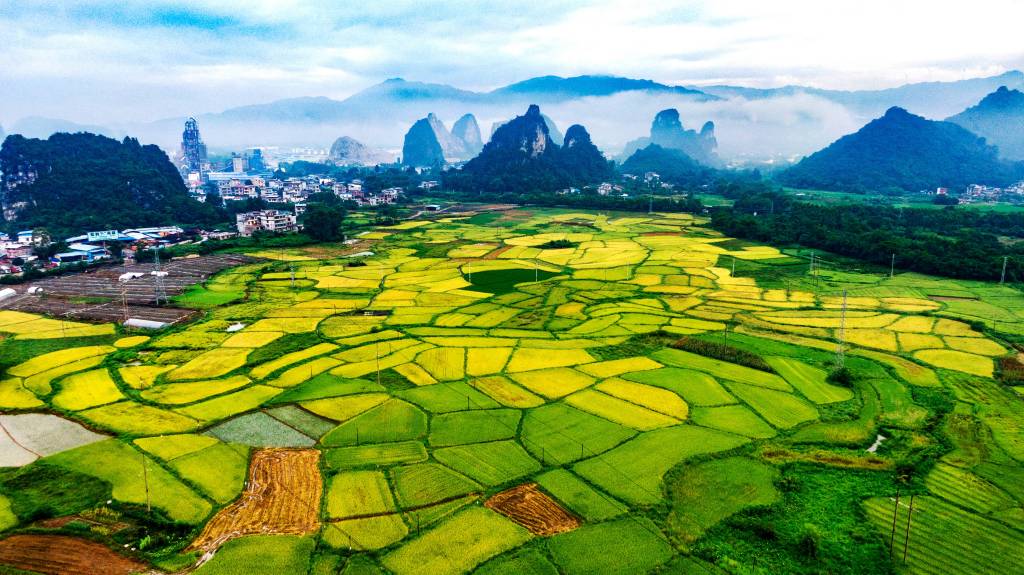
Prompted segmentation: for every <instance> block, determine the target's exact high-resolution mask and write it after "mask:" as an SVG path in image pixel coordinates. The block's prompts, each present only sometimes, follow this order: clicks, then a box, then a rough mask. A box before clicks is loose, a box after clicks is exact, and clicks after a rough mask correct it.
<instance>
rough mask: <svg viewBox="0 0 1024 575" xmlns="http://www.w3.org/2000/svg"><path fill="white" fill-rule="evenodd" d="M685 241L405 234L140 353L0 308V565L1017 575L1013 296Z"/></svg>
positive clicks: (367, 238) (266, 275)
mask: <svg viewBox="0 0 1024 575" xmlns="http://www.w3.org/2000/svg"><path fill="white" fill-rule="evenodd" d="M705 224H706V222H705V221H703V220H701V219H700V218H699V217H693V216H690V215H685V214H650V215H638V214H598V213H584V212H567V211H559V210H525V209H523V210H508V211H504V212H494V213H486V214H480V215H476V216H472V215H471V216H464V217H447V218H443V219H438V220H433V221H409V222H405V223H403V224H400V225H398V226H393V227H383V228H379V229H377V230H375V231H373V232H370V233H367V234H364V235H362V236H361V237H360V247H361V248H365V247H366V246H368V248H366V249H368V250H369V251H372V253H373V255H372V256H366V257H362V258H360V259H359V261H358V262H356V261H355V260H353V259H351V258H346V257H345V254H344V252H343V251H342V249H343V246H337V247H330V246H327V247H324V246H320V247H317V248H316V249H312V248H311V249H294V250H289V251H287V252H286V251H274V252H273V253H272V254H268V253H258V252H254V253H253V254H250V255H253V256H254V257H257V258H262V259H261V260H259V261H257V262H256V263H251V262H250V263H246V264H245V265H243V266H240V267H238V268H235V269H232V270H227V271H225V272H223V273H222V275H223V277H222V276H216V277H214V278H212V279H211V280H210V282H209V283H210V284H211V286H216V285H219V284H221V283H224V281H225V278H228V279H230V284H231V297H225V298H219V299H218V298H213V299H210V300H209V301H208V302H207V303H208V305H207V306H206V308H207V309H206V311H205V315H204V316H203V317H201V318H198V319H196V320H194V321H192V322H191V323H188V324H185V325H180V326H176V327H174V328H171V329H169V330H165V331H160V332H153V333H145V334H142V333H127V332H125V331H124V329H123V328H121V327H120V326H115V325H112V324H99V325H97V324H87V323H82V322H71V321H62V320H60V319H54V318H47V317H42V316H38V315H33V314H28V313H21V312H14V311H0V428H2V431H3V432H4V433H3V434H0V530H2V531H0V571H5V570H7V569H10V570H12V571H13V570H14V569H17V570H19V571H16V572H19V573H22V572H33V571H35V572H40V573H71V572H74V573H89V572H104V573H106V572H110V573H132V572H139V571H146V572H164V573H179V572H195V573H199V574H205V573H252V572H257V571H258V572H280V573H303V574H306V573H311V574H329V573H346V574H351V573H395V574H398V575H404V574H418V573H424V574H426V573H429V574H456V573H470V572H476V573H483V574H493V573H563V574H576V573H579V574H593V573H731V574H736V575H741V574H748V573H773V574H775V573H778V574H784V573H808V574H810V573H863V574H867V573H883V574H886V573H899V574H902V573H911V574H919V573H920V574H961V573H962V574H969V573H992V574H1013V573H1024V551H1022V550H1024V394H1022V392H1021V390H1022V389H1024V387H1022V385H1024V383H1022V379H1021V373H1024V365H1021V363H1020V362H1019V360H1018V357H1017V356H1018V353H1019V352H1018V351H1017V349H1018V345H1020V344H1021V343H1024V294H1022V293H1021V292H1020V291H1019V290H1018V289H1016V288H1015V287H1011V286H1004V285H996V284H986V283H982V282H966V281H954V280H945V279H939V278H931V277H926V276H920V275H916V274H895V275H894V276H893V277H888V276H881V275H872V274H869V273H863V272H857V271H844V272H838V271H835V270H833V271H821V270H818V272H817V273H816V274H814V275H811V273H810V268H809V266H808V265H807V262H806V261H805V260H804V259H803V258H802V256H801V255H800V254H799V253H793V252H787V253H783V252H780V251H778V250H776V249H774V248H772V247H769V246H760V245H751V244H748V243H746V242H738V241H736V240H732V239H730V238H725V237H722V236H720V235H719V234H717V233H716V232H714V231H712V230H711V229H709V228H708V227H706V225H705ZM556 240H564V241H562V242H559V243H558V244H555V245H558V246H560V247H558V248H555V249H547V248H545V247H544V246H546V245H550V243H551V242H553V241H556ZM566 242H567V243H566ZM565 245H570V246H571V247H564V246H565ZM311 250H312V251H311ZM269 255H273V257H269ZM734 270H735V271H734ZM293 274H294V280H293V279H292V277H293ZM196 289H197V290H199V288H196ZM203 289H207V288H203ZM90 561H97V562H99V563H96V564H90ZM100 563H102V565H101V566H100ZM257 565H258V568H257V567H255V566H257ZM90 569H92V570H90ZM254 569H255V570H256V571H254Z"/></svg>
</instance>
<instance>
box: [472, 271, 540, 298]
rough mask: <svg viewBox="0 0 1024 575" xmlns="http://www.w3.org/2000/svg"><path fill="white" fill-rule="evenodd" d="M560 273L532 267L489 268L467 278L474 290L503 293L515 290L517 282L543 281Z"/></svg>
mask: <svg viewBox="0 0 1024 575" xmlns="http://www.w3.org/2000/svg"><path fill="white" fill-rule="evenodd" d="M556 275H558V274H557V273H555V272H548V271H544V270H532V269H509V270H488V271H485V272H477V273H475V274H473V277H472V278H470V277H469V276H468V275H467V276H464V277H465V278H466V280H467V281H468V282H469V283H471V284H473V290H474V291H482V292H487V293H492V294H503V293H508V292H510V291H513V290H515V286H516V284H521V283H525V282H533V281H543V280H546V279H548V278H552V277H555V276H556Z"/></svg>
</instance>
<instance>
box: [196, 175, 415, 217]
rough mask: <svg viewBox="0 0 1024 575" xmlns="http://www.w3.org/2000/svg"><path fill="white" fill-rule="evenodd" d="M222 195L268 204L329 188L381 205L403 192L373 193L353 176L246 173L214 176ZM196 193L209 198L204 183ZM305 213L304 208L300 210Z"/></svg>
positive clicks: (346, 196)
mask: <svg viewBox="0 0 1024 575" xmlns="http://www.w3.org/2000/svg"><path fill="white" fill-rule="evenodd" d="M210 181H211V182H212V183H214V184H216V185H217V191H218V192H219V193H220V197H221V198H222V199H224V200H226V201H240V200H248V199H256V198H259V199H261V200H263V201H265V202H266V203H268V204H281V205H282V206H283V205H285V204H290V205H293V206H297V205H300V204H304V203H305V202H306V200H307V199H308V198H309V195H310V194H315V193H319V192H329V193H333V194H334V195H336V196H338V198H340V199H342V200H351V201H353V202H355V203H356V204H359V205H360V206H378V205H383V204H393V203H395V202H396V201H397V200H398V197H399V196H400V195H401V194H402V188H388V189H385V190H381V191H379V192H376V193H371V192H368V191H366V190H365V189H364V188H363V181H362V180H359V179H353V180H350V181H347V182H343V181H339V180H335V179H333V178H325V177H322V176H306V177H301V178H300V177H292V178H284V179H280V178H268V177H262V176H244V177H240V176H238V175H237V174H235V175H234V177H230V178H224V179H213V178H211V179H210ZM191 190H192V194H193V196H194V197H195V198H196V199H198V200H200V201H205V200H206V190H205V188H203V187H201V186H195V187H192V188H191ZM297 215H301V208H299V210H298V211H297Z"/></svg>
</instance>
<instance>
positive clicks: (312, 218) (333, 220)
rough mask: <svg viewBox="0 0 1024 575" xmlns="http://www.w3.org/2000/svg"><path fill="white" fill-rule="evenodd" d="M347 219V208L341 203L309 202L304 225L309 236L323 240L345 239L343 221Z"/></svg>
mask: <svg viewBox="0 0 1024 575" xmlns="http://www.w3.org/2000/svg"><path fill="white" fill-rule="evenodd" d="M344 219H345V208H343V207H342V206H340V205H327V204H309V206H308V207H307V208H306V214H305V218H304V220H303V226H304V228H305V231H306V233H307V234H309V237H311V238H313V239H315V240H319V241H322V242H331V241H337V240H340V239H344V236H345V234H344V232H343V231H342V229H341V223H342V222H343V221H344Z"/></svg>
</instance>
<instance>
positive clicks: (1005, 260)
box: [999, 256, 1010, 285]
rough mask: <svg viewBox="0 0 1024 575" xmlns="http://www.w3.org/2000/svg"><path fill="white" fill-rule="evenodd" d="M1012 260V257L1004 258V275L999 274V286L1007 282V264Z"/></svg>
mask: <svg viewBox="0 0 1024 575" xmlns="http://www.w3.org/2000/svg"><path fill="white" fill-rule="evenodd" d="M1009 259H1010V256H1003V273H1001V274H999V285H1003V282H1005V281H1006V262H1007V260H1009Z"/></svg>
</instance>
